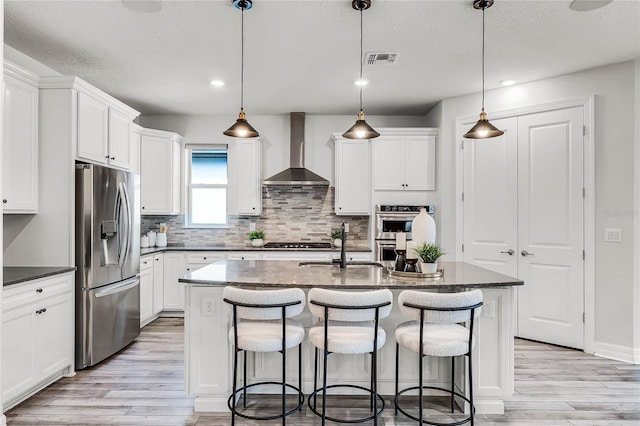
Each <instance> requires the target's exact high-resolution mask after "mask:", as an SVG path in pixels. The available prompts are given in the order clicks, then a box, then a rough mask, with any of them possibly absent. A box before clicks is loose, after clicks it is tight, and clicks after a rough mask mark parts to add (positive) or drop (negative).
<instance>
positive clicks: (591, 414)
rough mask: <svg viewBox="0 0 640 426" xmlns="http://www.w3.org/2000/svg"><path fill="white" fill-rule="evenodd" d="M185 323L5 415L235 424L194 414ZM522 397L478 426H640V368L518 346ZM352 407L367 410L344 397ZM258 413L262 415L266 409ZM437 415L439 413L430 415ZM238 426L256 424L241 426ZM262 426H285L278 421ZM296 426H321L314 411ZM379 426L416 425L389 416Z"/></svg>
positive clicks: (18, 420)
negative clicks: (188, 381) (187, 381)
mask: <svg viewBox="0 0 640 426" xmlns="http://www.w3.org/2000/svg"><path fill="white" fill-rule="evenodd" d="M183 343H184V340H183V320H182V319H179V318H161V319H158V320H156V321H154V322H153V323H151V324H149V325H148V326H146V327H145V328H144V329H143V330H142V333H141V334H140V337H139V338H138V340H137V341H136V342H135V343H133V344H132V345H131V346H129V347H128V348H127V349H126V350H124V351H122V352H121V353H119V354H116V355H115V356H113V357H111V358H110V359H109V360H107V361H105V362H103V363H102V364H100V365H99V366H98V367H95V368H92V369H89V370H84V371H80V372H78V374H77V375H76V376H75V377H73V378H65V379H62V380H60V381H59V382H57V383H55V384H53V385H51V386H49V387H48V388H47V389H45V390H44V391H42V392H40V393H38V394H37V395H35V396H33V397H32V398H30V399H28V400H27V401H25V402H23V403H22V404H20V405H19V406H17V407H15V408H13V409H12V410H10V411H9V412H7V413H6V416H7V422H8V424H9V425H36V424H37V425H54V424H65V425H199V426H203V425H207V426H222V425H228V424H230V420H229V419H230V417H229V416H228V415H227V414H224V415H219V416H211V415H200V414H197V413H194V412H193V399H192V398H189V397H188V396H187V395H186V393H185V391H184V384H183V383H184V382H183V375H184V372H183V366H184V364H183ZM515 357H516V359H515V373H516V382H515V394H514V397H513V400H512V401H508V402H506V403H505V404H506V414H505V415H504V416H496V415H490V416H486V415H478V416H476V420H477V421H476V424H477V425H482V426H486V425H500V426H503V425H517V426H529V425H536V426H538V425H545V426H547V425H564V426H571V425H573V426H578V425H581V426H586V425H589V426H612V425H636V426H637V425H640V366H638V365H629V364H625V363H622V362H616V361H611V360H606V359H602V358H597V357H593V356H591V355H585V354H584V353H582V352H579V351H574V350H570V349H564V348H559V347H555V346H551V345H545V344H540V343H535V342H528V341H525V340H519V339H516V351H515ZM339 402H340V403H341V404H344V405H345V406H353V405H356V404H360V403H361V402H362V401H356V398H340V400H339ZM257 409H259V410H262V408H261V407H257ZM426 414H428V415H432V414H433V412H432V411H426ZM237 424H239V425H254V424H258V423H255V422H247V421H239V422H238V423H237ZM259 424H279V422H277V421H272V422H261V423H259ZM287 424H290V425H301V426H302V425H319V424H320V421H319V420H318V419H317V418H316V417H315V416H314V415H313V414H312V413H310V412H309V410H308V409H307V410H304V409H303V412H302V413H298V414H296V415H293V416H290V417H289V418H288V421H287ZM379 424H380V425H412V424H415V422H411V421H409V420H408V419H406V418H403V417H402V415H400V416H398V417H397V418H394V415H393V406H392V403H391V402H390V401H387V409H386V411H385V412H384V414H383V417H382V419H381V421H379Z"/></svg>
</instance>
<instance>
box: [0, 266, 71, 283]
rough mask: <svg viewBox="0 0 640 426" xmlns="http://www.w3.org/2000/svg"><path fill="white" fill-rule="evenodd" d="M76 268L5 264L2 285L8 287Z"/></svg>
mask: <svg viewBox="0 0 640 426" xmlns="http://www.w3.org/2000/svg"><path fill="white" fill-rule="evenodd" d="M75 270H76V267H75V266H5V267H3V268H2V285H3V286H4V287H6V286H9V285H12V284H18V283H22V282H25V281H31V280H36V279H38V278H45V277H50V276H52V275H58V274H64V273H65V272H73V271H75Z"/></svg>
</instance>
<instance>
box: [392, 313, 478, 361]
mask: <svg viewBox="0 0 640 426" xmlns="http://www.w3.org/2000/svg"><path fill="white" fill-rule="evenodd" d="M395 334H396V341H397V342H398V343H399V344H400V345H401V346H404V347H405V348H407V349H409V350H411V351H413V352H418V351H419V347H420V322H419V321H407V322H405V323H402V324H400V325H399V326H398V327H397V328H396V333H395ZM468 350H469V329H468V328H466V327H463V326H461V325H459V324H425V325H424V329H423V331H422V354H423V355H428V356H458V355H464V354H466V353H467V351H468Z"/></svg>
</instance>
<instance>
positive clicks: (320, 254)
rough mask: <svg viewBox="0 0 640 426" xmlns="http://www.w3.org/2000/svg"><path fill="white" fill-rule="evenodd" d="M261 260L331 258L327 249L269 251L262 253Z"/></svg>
mask: <svg viewBox="0 0 640 426" xmlns="http://www.w3.org/2000/svg"><path fill="white" fill-rule="evenodd" d="M262 260H324V261H329V260H331V252H328V251H270V252H263V253H262Z"/></svg>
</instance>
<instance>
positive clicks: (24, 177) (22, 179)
mask: <svg viewBox="0 0 640 426" xmlns="http://www.w3.org/2000/svg"><path fill="white" fill-rule="evenodd" d="M37 81H38V80H37V76H35V75H33V74H31V73H29V72H27V71H25V70H23V69H22V68H20V67H18V66H16V65H14V64H12V63H10V62H5V63H4V134H3V142H2V144H3V145H2V150H3V156H2V184H3V185H2V186H3V188H2V203H3V213H37V212H38V83H37Z"/></svg>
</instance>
